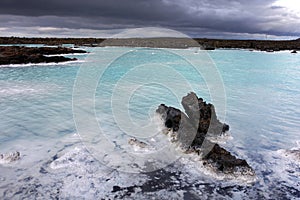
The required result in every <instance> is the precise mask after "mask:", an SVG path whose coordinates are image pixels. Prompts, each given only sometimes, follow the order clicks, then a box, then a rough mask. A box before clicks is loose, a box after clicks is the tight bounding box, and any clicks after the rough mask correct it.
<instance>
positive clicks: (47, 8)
mask: <svg viewBox="0 0 300 200" xmlns="http://www.w3.org/2000/svg"><path fill="white" fill-rule="evenodd" d="M274 2H275V0H264V1H261V0H253V1H248V0H202V1H200V0H106V1H105V0H84V1H82V0H26V1H24V0H1V1H0V15H2V16H0V27H22V26H23V27H29V26H44V27H47V26H48V27H59V28H70V29H71V28H85V29H100V30H103V29H120V28H132V27H144V26H160V27H165V28H172V29H175V30H179V31H183V32H185V33H188V34H197V31H198V33H199V32H200V33H199V35H200V36H201V31H203V30H209V31H210V32H211V31H215V32H228V33H250V34H259V33H261V34H271V35H296V36H297V35H299V32H300V30H299V28H298V27H300V24H299V21H300V18H299V16H298V15H293V14H292V13H288V12H287V10H286V9H285V8H283V7H280V6H276V5H273V3H274ZM20 16H22V17H20ZM1 18H2V20H1ZM191 30H192V31H191Z"/></svg>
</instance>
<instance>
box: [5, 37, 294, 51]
mask: <svg viewBox="0 0 300 200" xmlns="http://www.w3.org/2000/svg"><path fill="white" fill-rule="evenodd" d="M0 44H18V45H20V44H46V45H62V44H74V45H75V46H91V47H97V46H100V47H103V46H127V47H153V48H190V47H201V48H202V49H205V50H214V49H218V48H227V49H250V50H259V51H267V52H274V51H282V50H290V51H292V52H293V53H296V52H297V51H300V38H299V39H296V40H228V39H227V40H226V39H207V38H193V39H191V38H171V37H170V38H109V39H104V38H18V37H0Z"/></svg>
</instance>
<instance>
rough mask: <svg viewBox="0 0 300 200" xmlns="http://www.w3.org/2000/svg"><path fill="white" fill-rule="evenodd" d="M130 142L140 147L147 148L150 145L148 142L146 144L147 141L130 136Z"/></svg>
mask: <svg viewBox="0 0 300 200" xmlns="http://www.w3.org/2000/svg"><path fill="white" fill-rule="evenodd" d="M128 144H130V145H133V146H137V147H139V148H147V147H148V144H146V143H145V142H143V141H140V140H138V139H136V138H130V139H129V140H128Z"/></svg>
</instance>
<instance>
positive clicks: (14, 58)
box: [0, 46, 86, 65]
mask: <svg viewBox="0 0 300 200" xmlns="http://www.w3.org/2000/svg"><path fill="white" fill-rule="evenodd" d="M72 53H86V51H84V50H79V49H71V48H62V47H57V48H54V47H24V46H0V65H10V64H28V63H50V62H54V63H58V62H66V61H74V60H77V59H76V58H67V57H64V56H47V55H56V54H72Z"/></svg>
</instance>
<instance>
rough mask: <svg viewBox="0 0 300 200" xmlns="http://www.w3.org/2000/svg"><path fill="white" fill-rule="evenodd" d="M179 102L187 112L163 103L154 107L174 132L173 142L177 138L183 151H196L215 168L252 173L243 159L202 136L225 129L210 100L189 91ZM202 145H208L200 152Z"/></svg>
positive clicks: (234, 172) (220, 170)
mask: <svg viewBox="0 0 300 200" xmlns="http://www.w3.org/2000/svg"><path fill="white" fill-rule="evenodd" d="M181 103H182V105H183V107H184V109H185V113H186V114H187V115H186V114H185V113H183V112H182V111H180V110H179V109H176V108H173V107H168V106H166V105H164V104H161V105H160V106H159V107H158V109H157V110H156V112H157V113H158V114H159V115H160V116H161V118H162V120H163V122H164V125H165V127H166V128H168V129H169V130H170V131H172V132H173V133H172V134H173V135H175V137H174V139H173V140H172V141H173V142H178V143H179V145H180V146H181V148H182V149H183V150H184V151H186V152H187V153H197V154H198V155H199V156H201V157H202V160H203V165H207V166H209V167H210V168H212V169H213V170H214V171H216V172H222V173H226V174H227V173H229V174H230V173H233V174H239V173H240V174H246V173H247V174H250V175H254V171H253V170H252V168H251V167H250V166H249V165H248V163H247V161H246V160H243V159H239V158H237V157H235V156H234V155H232V154H231V153H230V152H229V151H227V150H226V149H224V148H222V147H220V146H219V145H218V144H214V143H212V142H210V141H209V140H208V139H206V137H207V136H208V135H210V136H216V137H217V136H220V135H222V134H223V133H225V132H226V131H228V130H229V126H228V125H227V124H225V123H221V122H220V121H219V120H218V119H217V116H216V114H215V109H214V106H213V105H212V104H208V103H206V102H205V101H204V100H203V99H202V98H198V97H197V95H196V94H195V93H193V92H192V93H189V94H188V95H187V96H185V97H183V98H182V102H181ZM204 142H205V144H204ZM203 146H205V147H208V148H210V149H208V150H210V151H209V152H208V153H204V151H205V150H203Z"/></svg>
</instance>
